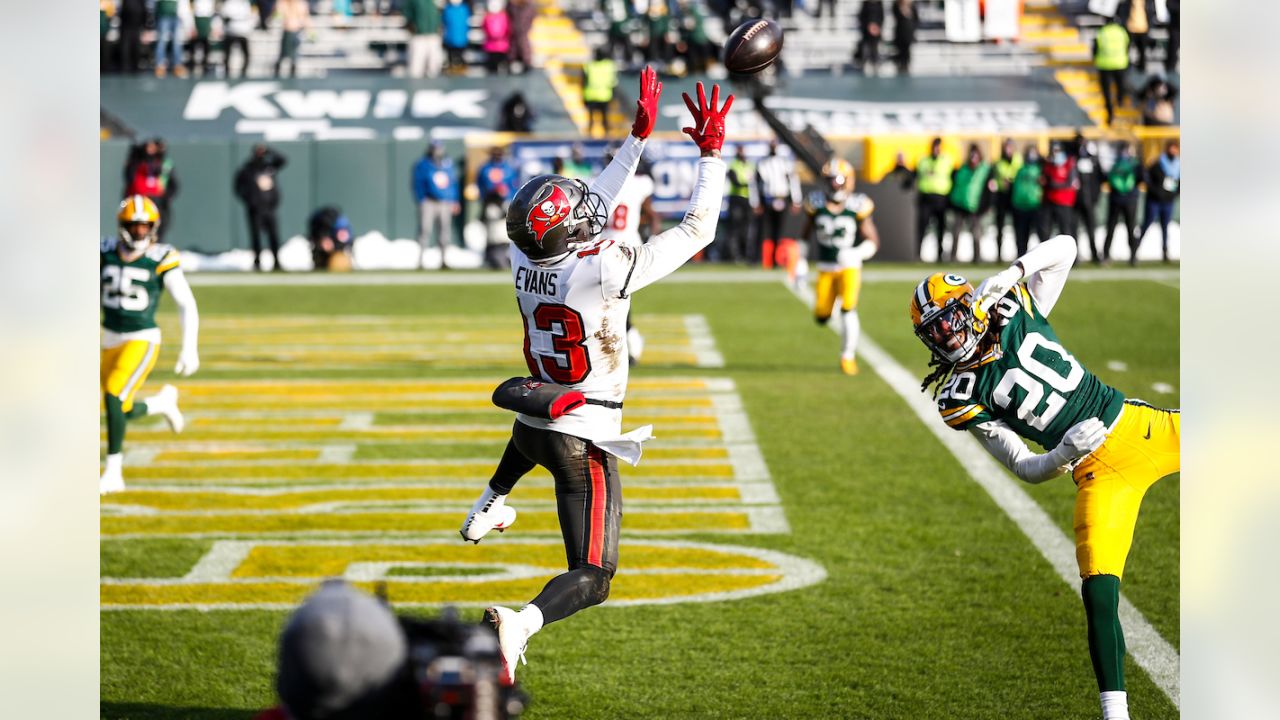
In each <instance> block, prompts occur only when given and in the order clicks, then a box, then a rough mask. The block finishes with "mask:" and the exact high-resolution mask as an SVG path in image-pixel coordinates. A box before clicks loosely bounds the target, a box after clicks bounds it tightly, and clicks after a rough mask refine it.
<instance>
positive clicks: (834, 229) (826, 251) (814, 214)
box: [800, 168, 880, 375]
mask: <svg viewBox="0 0 1280 720" xmlns="http://www.w3.org/2000/svg"><path fill="white" fill-rule="evenodd" d="M849 169H850V170H852V168H849ZM825 180H826V187H825V188H824V192H823V193H821V194H820V197H818V198H816V199H815V200H813V201H811V202H809V203H807V207H806V210H807V213H808V221H807V222H806V223H805V228H804V232H803V233H801V235H800V237H802V238H812V239H813V240H812V241H813V244H812V247H811V248H810V252H809V256H810V257H812V258H814V259H815V261H816V263H817V266H818V282H817V288H816V290H815V295H816V296H817V301H816V302H815V303H814V305H813V319H814V320H816V321H818V324H819V325H826V324H827V321H828V320H830V319H831V311H832V310H833V309H834V307H835V302H836V298H837V297H838V298H840V312H841V318H840V319H841V323H840V330H841V332H840V336H841V337H842V338H843V340H844V342H843V343H842V347H841V348H840V370H841V372H843V373H844V374H845V375H857V374H858V361H857V360H856V359H855V357H854V354H855V352H856V351H857V349H858V335H859V334H860V331H861V328H862V325H861V323H860V322H859V321H858V292H859V291H860V290H861V289H862V262H863V261H864V260H868V259H870V258H871V256H872V255H875V254H876V250H877V249H878V248H879V247H880V234H879V232H877V231H876V224H875V222H874V221H872V219H871V213H873V212H875V209H876V206H875V203H873V202H872V201H871V198H869V197H867V196H866V195H864V194H862V193H855V192H852V190H853V176H852V175H850V176H847V177H846V176H844V175H841V174H834V175H828V176H827V177H826V178H825Z"/></svg>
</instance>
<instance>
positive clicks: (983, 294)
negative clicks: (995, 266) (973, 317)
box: [975, 265, 1022, 313]
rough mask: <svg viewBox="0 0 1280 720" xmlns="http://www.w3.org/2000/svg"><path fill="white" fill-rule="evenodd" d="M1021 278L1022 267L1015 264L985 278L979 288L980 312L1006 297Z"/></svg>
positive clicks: (977, 307)
mask: <svg viewBox="0 0 1280 720" xmlns="http://www.w3.org/2000/svg"><path fill="white" fill-rule="evenodd" d="M1021 279H1022V268H1020V267H1018V266H1017V265H1013V266H1011V267H1008V268H1005V269H1004V270H1001V271H1000V272H998V273H996V274H995V275H992V276H991V277H989V278H987V279H986V280H983V281H982V284H981V285H978V289H977V293H978V301H977V302H976V303H975V306H976V309H977V310H978V312H982V313H985V312H987V310H989V309H990V308H991V306H992V305H994V304H995V303H996V301H997V300H999V299H1000V298H1002V297H1004V296H1005V294H1007V293H1008V292H1009V291H1010V290H1012V289H1013V286H1014V285H1017V284H1018V281H1019V280H1021Z"/></svg>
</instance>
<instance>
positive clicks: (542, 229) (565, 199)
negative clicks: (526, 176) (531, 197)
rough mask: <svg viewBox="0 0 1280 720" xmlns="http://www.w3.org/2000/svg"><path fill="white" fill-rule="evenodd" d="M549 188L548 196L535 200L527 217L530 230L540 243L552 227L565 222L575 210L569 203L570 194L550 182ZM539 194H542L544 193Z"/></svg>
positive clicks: (526, 222)
mask: <svg viewBox="0 0 1280 720" xmlns="http://www.w3.org/2000/svg"><path fill="white" fill-rule="evenodd" d="M547 188H549V189H550V192H547V193H546V197H543V198H541V199H536V200H535V201H534V203H533V207H532V208H530V209H529V215H528V216H527V217H526V218H525V225H526V226H528V228H529V232H531V233H533V237H534V238H535V239H536V240H537V241H538V244H539V245H541V244H542V238H543V237H544V236H546V234H547V233H548V232H550V231H551V229H552V228H554V227H556V226H557V225H560V224H561V223H563V222H564V221H565V218H567V217H569V213H570V212H571V211H572V210H573V206H572V205H570V204H569V195H568V194H567V193H565V191H564V189H562V188H561V187H560V186H559V185H555V184H549V185H547ZM544 192H546V191H544ZM538 194H539V195H542V193H538Z"/></svg>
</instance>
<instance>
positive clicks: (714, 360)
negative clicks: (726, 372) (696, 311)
mask: <svg viewBox="0 0 1280 720" xmlns="http://www.w3.org/2000/svg"><path fill="white" fill-rule="evenodd" d="M684 328H685V332H687V333H688V334H689V344H690V345H691V346H693V356H694V358H695V361H694V364H695V365H697V366H698V367H702V368H722V367H724V356H723V355H721V354H720V351H719V350H718V349H716V340H715V337H714V336H713V335H712V334H711V324H710V323H708V322H707V318H706V317H705V316H703V315H685V316H684Z"/></svg>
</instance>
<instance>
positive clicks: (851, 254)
mask: <svg viewBox="0 0 1280 720" xmlns="http://www.w3.org/2000/svg"><path fill="white" fill-rule="evenodd" d="M875 254H876V244H875V243H873V242H864V243H859V244H858V246H857V247H851V248H844V249H843V250H841V251H840V252H839V253H837V254H836V263H838V264H840V265H845V266H848V265H857V264H859V263H861V262H862V261H864V260H869V259H870V258H871V256H872V255H875Z"/></svg>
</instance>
